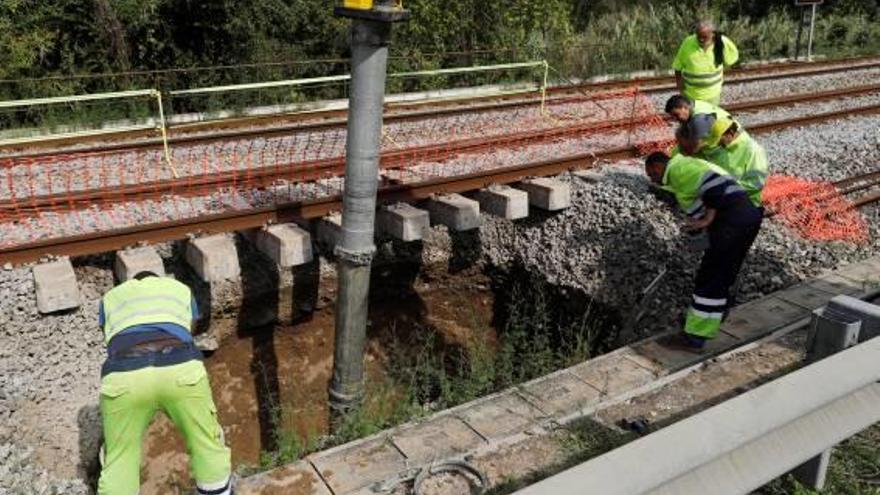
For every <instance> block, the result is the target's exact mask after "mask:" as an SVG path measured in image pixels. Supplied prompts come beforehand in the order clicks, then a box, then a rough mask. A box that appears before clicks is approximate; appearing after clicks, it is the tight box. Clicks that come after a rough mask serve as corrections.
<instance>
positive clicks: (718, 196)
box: [645, 152, 764, 351]
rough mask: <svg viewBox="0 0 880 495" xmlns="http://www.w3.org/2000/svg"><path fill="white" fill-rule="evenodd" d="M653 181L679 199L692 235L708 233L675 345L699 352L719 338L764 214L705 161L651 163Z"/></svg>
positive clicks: (652, 159) (681, 158)
mask: <svg viewBox="0 0 880 495" xmlns="http://www.w3.org/2000/svg"><path fill="white" fill-rule="evenodd" d="M645 172H646V173H647V174H648V176H649V177H650V178H651V181H652V182H653V183H655V184H657V185H659V186H661V187H662V188H663V189H664V190H667V191H669V192H671V193H673V194H674V195H675V198H676V201H677V203H678V205H679V207H681V209H682V210H683V211H684V212H685V213H686V214H687V216H688V218H689V220H688V224H687V226H686V228H687V229H688V230H701V229H707V230H708V234H709V247H708V248H707V249H706V250H705V252H704V253H703V259H702V261H701V262H700V268H699V270H698V271H697V277H696V281H695V287H694V292H693V296H692V300H691V306H690V309H689V310H688V313H687V319H686V321H685V326H684V332H682V333H681V334H679V335H676V336H675V338H673V339H672V340H671V341H670V342H668V344H669V345H671V346H673V347H679V348H683V349H687V350H693V351H699V350H700V349H702V348H703V346H704V345H705V343H706V341H707V340H709V339H712V338H714V337H715V336H716V335H718V332H719V331H720V328H721V321H722V320H723V319H724V316H725V315H726V313H727V311H728V309H729V305H730V303H731V301H730V299H729V297H730V294H729V293H730V288H731V286H732V285H733V284H734V282H735V281H736V277H737V275H738V274H739V270H740V268H741V267H742V264H743V261H744V260H745V257H746V254H747V253H748V251H749V249H750V248H751V246H752V243H753V242H754V241H755V237H757V235H758V231H759V230H760V228H761V222H762V221H763V218H764V216H763V214H762V213H761V211H760V210H759V209H758V208H756V207H755V206H754V205H753V204H752V202H751V201H749V198H748V196H747V195H746V192H745V190H744V189H743V188H742V187H741V186H739V184H737V182H736V181H735V180H734V179H733V177H731V176H730V175H728V174H727V173H726V172H725V171H724V170H722V169H721V168H720V167H718V166H716V165H713V164H711V163H709V162H707V161H704V160H701V159H699V158H693V157H689V156H685V155H676V156H674V157H672V158H669V156H667V155H666V154H665V153H662V152H658V153H653V154H651V155H650V156H649V157H648V158H647V160H646V161H645Z"/></svg>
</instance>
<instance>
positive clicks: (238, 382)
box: [141, 279, 494, 495]
mask: <svg viewBox="0 0 880 495" xmlns="http://www.w3.org/2000/svg"><path fill="white" fill-rule="evenodd" d="M464 282H465V283H461V281H458V280H457V281H456V284H455V285H456V286H457V287H458V288H450V287H449V286H445V285H439V284H432V285H430V286H429V285H427V284H417V285H416V287H415V290H414V291H413V290H405V291H402V292H401V291H397V292H396V293H395V291H394V290H391V291H390V293H386V292H389V291H386V290H380V291H376V292H377V294H376V296H377V297H376V298H374V299H375V300H374V301H373V302H371V305H372V307H371V314H370V322H369V328H368V334H369V341H368V344H367V358H366V359H367V374H368V380H370V379H372V380H380V381H381V377H382V376H383V375H384V373H385V369H386V364H387V355H386V350H385V349H386V344H387V343H388V340H389V339H390V338H392V334H396V335H405V334H406V333H407V332H414V331H423V329H425V328H429V327H433V328H436V329H437V330H439V331H440V333H441V334H442V335H444V337H445V338H446V339H447V343H450V344H452V343H463V342H465V341H467V339H468V336H469V335H470V330H471V329H473V328H475V327H476V326H477V325H479V326H481V327H482V328H490V326H491V322H492V315H493V308H492V306H493V304H494V300H493V297H492V294H491V293H490V292H489V291H488V290H486V289H485V288H484V287H485V286H484V285H482V284H481V282H482V281H481V280H477V279H469V280H465V281H464ZM333 335H334V308H333V307H327V308H324V309H322V310H320V311H318V312H316V313H315V314H314V315H313V317H312V318H311V320H309V321H306V322H303V323H300V324H297V325H293V326H282V327H277V328H267V329H265V330H264V331H262V332H250V333H248V334H245V335H238V336H234V337H232V338H230V339H227V340H226V341H225V342H223V345H221V347H220V349H218V350H217V352H215V353H214V354H213V355H212V356H211V357H209V358H208V359H206V361H205V365H206V368H207V370H208V374H209V376H210V379H211V387H212V389H213V392H214V400H215V402H216V405H217V409H218V415H219V418H220V423H221V424H222V425H223V429H224V431H225V434H226V439H227V444H228V445H229V446H230V447H231V449H232V461H233V465H234V466H235V467H236V468H241V467H253V466H257V465H258V464H259V461H260V452H261V451H263V450H266V449H267V448H269V447H271V441H272V440H271V438H272V437H271V433H272V432H271V427H270V426H269V425H268V424H267V423H268V422H269V421H270V419H269V413H270V412H271V409H273V407H274V409H276V410H283V411H284V414H283V416H282V421H283V423H284V427H285V429H287V430H291V431H297V432H299V434H300V436H301V438H302V439H303V440H305V439H307V438H311V439H314V438H316V437H318V436H321V435H324V434H326V433H327V431H328V414H329V411H328V406H327V385H328V383H329V380H330V377H331V372H332V365H333ZM260 404H262V405H263V407H262V408H260V407H259V405H260ZM282 405H283V407H281V406H282ZM144 452H145V455H144V461H143V466H142V484H143V488H142V490H141V493H142V494H144V495H158V494H162V495H170V494H175V493H183V490H185V489H187V488H190V487H191V486H192V484H191V482H190V481H189V480H190V476H189V473H188V459H187V455H186V450H185V448H184V445H183V441H182V439H181V437H180V435H179V434H178V433H177V431H176V430H175V428H174V426H173V425H172V424H171V423H170V421H168V420H167V419H166V418H164V417H163V416H161V415H160V417H159V418H158V420H157V421H155V422H154V423H153V425H152V426H151V427H150V429H149V432H148V434H147V438H146V439H145V442H144Z"/></svg>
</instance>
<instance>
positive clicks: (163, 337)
mask: <svg viewBox="0 0 880 495" xmlns="http://www.w3.org/2000/svg"><path fill="white" fill-rule="evenodd" d="M197 318H198V310H197V309H196V304H195V300H194V299H193V297H192V293H191V292H190V290H189V287H187V286H186V285H184V284H182V283H180V282H178V281H176V280H174V279H171V278H166V277H158V276H156V274H154V273H151V272H141V273H138V274H137V275H135V278H134V279H132V280H129V281H128V282H124V283H122V284H120V285H118V286H116V287H114V288H113V289H111V290H110V291H109V292H107V294H106V295H104V298H103V299H102V300H101V307H100V316H99V320H100V325H101V327H102V329H103V331H104V342H105V344H106V345H107V351H108V358H107V360H106V361H105V362H104V365H103V367H102V369H101V400H100V406H101V416H102V421H103V428H104V448H103V454H104V455H103V460H102V468H101V477H100V479H99V481H98V494H99V495H136V494H137V493H138V491H139V490H140V469H141V444H142V442H143V437H144V432H145V431H146V430H147V427H148V426H149V425H150V422H151V421H152V420H153V416H155V414H156V412H158V411H162V412H164V413H165V414H166V415H167V416H168V418H169V419H170V420H171V421H172V422H173V423H174V425H175V426H176V427H177V428H178V430H180V433H181V434H182V435H183V438H184V440H185V442H186V447H187V451H188V452H189V455H190V463H191V466H192V471H193V475H194V478H195V479H196V486H197V488H198V493H199V494H203V495H209V494H210V495H230V494H232V493H233V488H232V477H231V458H230V451H229V449H228V448H226V445H225V444H224V440H223V430H222V429H221V428H220V424H219V423H218V422H217V409H216V408H215V407H214V400H213V398H212V397H211V387H210V386H209V384H208V375H207V372H206V371H205V366H204V365H203V364H202V355H201V352H200V351H199V350H198V349H197V348H196V347H195V344H194V343H193V339H192V335H191V331H192V324H193V321H194V320H196V319H197Z"/></svg>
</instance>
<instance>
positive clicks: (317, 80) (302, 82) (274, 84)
mask: <svg viewBox="0 0 880 495" xmlns="http://www.w3.org/2000/svg"><path fill="white" fill-rule="evenodd" d="M528 67H544V70H545V72H546V71H547V70H548V67H549V66H548V65H547V61H545V60H538V61H534V62H520V63H513V64H496V65H480V66H475V67H454V68H449V69H435V70H421V71H414V72H395V73H391V74H388V78H389V79H393V78H406V77H418V76H436V75H449V74H467V73H472V72H490V71H496V70H507V69H520V68H528ZM350 79H351V74H342V75H338V76H325V77H311V78H307V79H290V80H285V81H270V82H261V83H250V84H231V85H228V86H211V87H205V88H192V89H178V90H174V91H169V92H168V94H169V95H171V96H184V95H200V94H210V93H226V92H231V91H248V90H255V89H267V88H283V87H296V86H308V85H310V84H324V83H329V82H343V81H348V80H350ZM544 80H545V81H546V75H545V76H544ZM545 86H546V83H545Z"/></svg>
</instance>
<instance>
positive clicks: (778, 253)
mask: <svg viewBox="0 0 880 495" xmlns="http://www.w3.org/2000/svg"><path fill="white" fill-rule="evenodd" d="M878 128H880V117H871V118H851V119H848V120H846V121H841V122H836V123H833V124H827V125H822V126H815V127H810V128H805V129H791V130H787V131H782V132H778V133H774V134H772V135H767V136H761V137H759V139H760V140H761V142H762V143H763V144H764V146H765V147H766V148H767V151H768V154H769V156H770V158H771V162H772V164H773V172H775V173H785V174H790V175H797V176H800V177H805V178H810V179H825V180H837V179H841V178H844V177H846V176H850V175H854V174H856V173H864V172H868V171H874V170H877V169H878V164H880V135H878V132H877V129H878ZM614 139H621V138H619V137H618V138H614ZM614 139H608V140H604V143H605V144H607V143H608V142H615V141H614ZM569 144H570V143H567V142H564V141H563V142H559V143H554V144H553V145H548V146H546V147H543V148H541V149H540V153H537V155H541V154H542V153H543V156H545V157H547V156H548V155H552V156H556V155H553V154H554V153H560V154H570V153H574V152H586V150H585V149H589V148H586V145H585V144H584V143H583V142H580V143H578V142H575V143H574V145H573V146H569ZM588 144H589V143H588ZM592 144H593V145H595V143H592ZM579 146H580V147H579ZM493 153H494V154H492V155H491V157H492V161H493V163H495V162H498V163H499V164H500V165H509V164H510V163H505V160H507V159H515V157H516V156H517V155H520V154H522V155H523V156H526V155H528V157H529V159H533V158H535V156H532V155H530V154H526V153H523V152H522V151H517V152H508V153H507V154H506V155H504V156H502V155H499V153H503V152H501V151H498V150H495V151H493ZM537 155H536V156H537ZM466 165H467V164H465V163H462V165H461V166H462V167H465V166H466ZM438 166H439V165H438ZM564 180H567V181H570V182H571V184H572V193H573V203H574V204H573V207H572V208H570V209H568V210H565V211H563V212H561V213H559V214H557V215H553V216H541V215H538V214H536V215H534V216H533V217H532V218H530V219H528V220H524V221H522V222H517V223H510V222H505V221H501V220H497V219H493V218H489V217H485V222H484V226H483V228H482V229H481V233H480V240H481V249H482V250H483V252H484V256H485V259H486V260H488V261H489V262H491V263H495V264H505V263H513V262H519V263H522V264H524V265H525V266H526V267H527V268H529V269H531V270H535V271H539V272H541V273H543V274H544V275H545V276H546V278H547V279H548V280H549V281H550V282H552V283H555V284H558V285H563V286H568V287H572V288H576V289H580V290H583V291H585V292H587V293H588V294H591V295H593V296H594V297H596V299H597V300H599V301H602V302H604V303H606V304H609V305H612V306H614V307H616V308H619V309H620V310H626V309H627V308H630V307H631V305H632V303H633V301H635V300H636V298H637V294H638V292H639V291H640V290H641V289H642V288H643V287H644V286H645V285H646V284H647V283H648V282H649V281H650V280H651V279H652V278H653V277H654V276H655V275H656V274H657V273H658V271H659V269H660V267H661V266H666V267H667V268H668V269H669V272H670V274H669V276H668V277H667V278H666V280H665V281H664V284H663V285H662V286H661V288H660V291H659V293H658V297H657V300H656V301H654V302H652V304H651V307H650V309H649V314H648V315H647V316H646V318H645V319H644V322H651V323H650V328H651V329H659V328H663V327H667V326H669V325H676V324H677V323H678V320H679V319H680V317H681V314H682V311H683V308H684V306H685V304H686V303H687V301H688V297H689V294H690V292H691V288H692V287H691V285H692V277H693V271H694V269H695V267H696V264H697V261H698V258H699V253H696V252H692V251H690V250H689V249H688V247H687V246H686V244H685V243H684V242H683V240H682V236H681V234H680V231H679V223H680V222H679V220H678V219H677V218H676V216H675V215H674V214H673V213H672V212H671V210H670V209H669V208H668V207H667V206H666V205H664V204H662V203H661V202H659V201H658V200H657V199H655V198H654V196H652V195H651V193H650V192H649V188H648V184H647V181H646V179H645V178H644V177H643V175H642V173H641V166H640V164H639V163H638V162H631V166H629V167H627V166H624V165H613V166H608V167H606V174H605V175H604V178H603V179H601V180H600V182H598V183H588V182H586V181H584V180H582V179H580V178H576V177H569V176H566V177H564ZM338 182H339V181H338V180H337V182H336V183H334V184H333V185H332V186H326V187H328V188H331V187H336V188H338V186H339V184H338ZM311 187H313V189H312V190H311V192H310V194H320V193H321V190H320V188H321V187H325V186H321V185H315V186H311ZM260 194H269V192H266V191H264V192H261V193H260ZM252 200H253V198H238V197H236V196H234V195H229V194H224V193H217V194H216V195H215V196H213V197H211V198H207V199H205V200H204V204H205V205H207V206H208V207H210V208H218V209H222V208H223V204H225V203H224V202H226V203H229V202H232V203H236V204H238V205H239V206H240V207H241V206H246V205H247V204H248V203H250V201H252ZM259 200H260V199H259V198H257V199H256V201H259ZM212 202H213V203H212ZM188 204H192V203H188ZM188 204H187V205H184V204H181V205H178V206H179V207H180V208H181V209H184V210H183V211H187V210H185V208H187V207H188ZM218 205H219V206H218ZM150 206H151V207H150V208H141V210H142V213H132V214H131V216H132V217H133V218H132V220H133V221H134V222H136V223H143V222H146V221H151V220H152V221H155V219H156V218H157V217H160V219H167V218H168V216H169V215H170V212H171V211H172V210H170V209H165V206H163V203H161V202H157V203H156V204H152V205H150ZM150 210H156V211H157V212H158V213H151V211H150ZM864 213H865V215H866V217H867V218H868V219H869V222H870V224H871V239H872V240H871V242H870V243H869V244H867V245H864V246H853V245H848V244H843V243H821V244H820V243H812V242H807V241H804V240H799V239H796V238H793V237H792V236H791V235H790V233H789V232H787V231H785V229H784V228H782V227H780V226H778V225H777V224H775V223H773V222H767V223H766V224H765V227H764V229H763V232H762V234H761V235H760V237H759V239H758V241H757V243H756V246H755V248H754V252H753V254H752V256H751V258H750V260H749V265H748V266H747V268H746V270H745V272H744V274H743V281H742V284H741V286H740V296H741V298H740V300H741V301H744V300H749V299H754V298H756V297H759V296H761V295H762V294H766V293H768V292H772V291H775V290H778V289H781V288H783V287H786V286H788V285H791V284H793V283H795V282H797V281H799V280H802V279H804V278H807V277H810V276H814V275H817V274H818V273H820V272H821V271H822V270H824V269H828V268H833V267H835V266H837V265H840V264H845V263H848V262H852V261H857V260H860V259H863V258H865V257H867V256H870V255H873V254H875V253H876V252H878V248H880V208H877V207H873V208H870V209H867V210H864ZM154 214H155V215H157V217H153V216H150V215H154ZM141 215H142V216H141ZM120 218H125V215H124V214H123V212H117V216H116V217H108V218H107V219H106V222H107V223H108V224H109V225H114V226H117V227H119V226H122V225H118V224H117V223H113V222H118V221H119V219H120ZM48 222H49V223H52V224H58V225H63V222H60V221H59V219H58V218H52V219H48ZM7 227H11V226H8V225H4V226H2V228H3V229H4V234H3V235H8V234H6V232H7V230H5V229H6V228H7ZM17 228H20V227H17ZM76 264H77V272H78V275H79V276H80V288H81V291H82V296H83V300H84V301H87V303H86V304H85V305H84V306H83V307H82V308H81V309H80V310H78V311H76V312H73V313H70V314H64V315H58V316H49V317H41V316H40V315H38V314H37V312H36V307H35V303H34V292H33V280H32V277H31V273H30V270H29V269H28V268H17V269H10V270H0V301H2V304H0V494H2V495H6V494H7V493H9V494H19V493H21V494H25V493H27V494H30V493H59V494H60V493H65V494H71V493H72V494H80V493H85V487H84V486H83V484H82V483H81V482H79V481H76V480H77V479H79V478H80V477H81V476H83V474H84V472H85V470H86V469H87V468H91V467H93V466H89V465H88V464H89V463H91V462H92V461H93V459H94V455H95V451H96V448H97V441H98V440H97V438H98V432H99V428H100V427H99V420H98V414H97V411H96V409H95V404H96V398H97V393H98V383H99V366H100V362H101V361H102V359H103V350H102V346H101V335H100V331H99V329H97V328H96V323H95V314H96V311H97V308H96V305H97V299H98V297H99V296H100V295H101V294H102V293H103V292H104V291H106V290H107V289H108V288H109V287H110V286H111V284H112V277H111V274H110V272H109V270H108V268H109V263H108V262H107V259H106V258H103V257H96V258H89V259H87V260H78V262H77V263H76ZM30 449H32V450H30ZM65 480H71V481H65ZM44 488H45V490H44ZM41 490H44V491H41Z"/></svg>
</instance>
